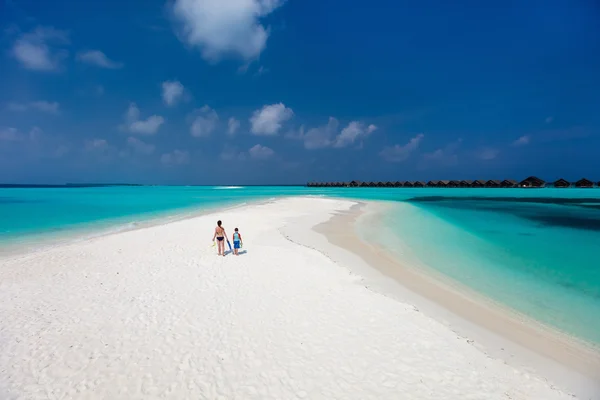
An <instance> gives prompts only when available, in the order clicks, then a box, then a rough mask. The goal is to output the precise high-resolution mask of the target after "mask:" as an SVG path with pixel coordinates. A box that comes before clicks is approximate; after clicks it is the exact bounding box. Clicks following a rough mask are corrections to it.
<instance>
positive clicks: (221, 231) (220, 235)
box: [213, 220, 227, 257]
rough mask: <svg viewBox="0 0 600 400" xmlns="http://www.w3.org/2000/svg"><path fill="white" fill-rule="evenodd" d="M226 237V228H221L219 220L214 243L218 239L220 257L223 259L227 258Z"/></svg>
mask: <svg viewBox="0 0 600 400" xmlns="http://www.w3.org/2000/svg"><path fill="white" fill-rule="evenodd" d="M225 237H227V234H226V233H225V228H223V227H222V226H221V220H219V221H217V227H216V228H215V234H214V236H213V242H214V241H215V238H216V239H217V244H218V246H219V255H223V257H225Z"/></svg>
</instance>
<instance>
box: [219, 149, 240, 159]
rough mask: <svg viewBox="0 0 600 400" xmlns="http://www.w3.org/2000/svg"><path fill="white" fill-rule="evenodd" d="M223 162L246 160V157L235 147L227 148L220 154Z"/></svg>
mask: <svg viewBox="0 0 600 400" xmlns="http://www.w3.org/2000/svg"><path fill="white" fill-rule="evenodd" d="M220 158H221V160H224V161H233V160H239V161H242V160H245V159H246V155H245V154H244V153H242V152H239V151H238V150H237V149H236V148H235V147H230V146H226V147H225V148H224V149H223V151H222V152H221V154H220Z"/></svg>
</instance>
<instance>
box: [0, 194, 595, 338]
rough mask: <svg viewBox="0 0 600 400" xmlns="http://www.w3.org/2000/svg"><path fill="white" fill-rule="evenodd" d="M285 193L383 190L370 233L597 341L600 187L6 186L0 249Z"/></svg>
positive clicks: (397, 251) (404, 256)
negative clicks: (383, 205) (382, 206)
mask: <svg viewBox="0 0 600 400" xmlns="http://www.w3.org/2000/svg"><path fill="white" fill-rule="evenodd" d="M290 195H292V196H293V195H319V196H332V197H344V198H355V199H364V200H384V201H388V202H389V204H390V205H391V207H389V208H388V210H387V211H386V215H385V216H383V218H381V217H382V216H378V219H377V221H383V222H381V224H380V225H378V226H377V232H378V234H377V235H372V234H369V233H370V232H369V227H367V226H363V227H361V226H359V227H357V228H358V229H359V230H360V232H359V233H361V234H362V235H363V236H364V237H365V239H366V240H371V241H375V242H377V243H378V244H379V245H381V246H384V247H385V248H387V249H388V250H389V251H390V252H391V253H392V254H394V255H395V256H396V257H398V258H399V259H401V260H406V261H408V262H410V264H411V265H417V266H418V265H423V266H426V267H427V268H431V269H434V270H436V271H437V272H439V273H441V274H443V275H444V276H446V277H448V278H450V279H453V280H456V281H458V282H460V283H461V284H462V285H465V286H467V287H468V288H470V289H472V290H474V291H476V292H478V293H480V294H482V295H484V296H487V297H488V298H490V299H492V300H494V301H496V302H498V303H500V304H502V305H504V306H507V307H510V308H512V309H514V310H516V311H518V312H520V313H522V314H524V315H526V316H528V317H531V318H533V319H535V320H537V321H540V322H542V323H544V324H547V325H550V326H552V327H555V328H557V329H558V330H560V331H563V332H565V333H568V334H571V335H573V336H575V337H578V338H580V339H582V340H585V341H587V342H590V343H593V344H596V345H600V318H599V317H598V316H600V261H599V259H600V189H438V188H414V189H412V188H410V189H409V188H304V187H196V186H191V187H183V186H174V187H169V186H108V187H73V188H0V255H2V253H3V251H4V250H3V249H9V248H14V247H15V246H21V247H22V246H25V247H27V248H35V247H39V246H40V245H43V244H53V243H56V242H57V241H58V240H59V239H61V240H68V239H72V238H75V237H89V236H93V235H97V234H101V233H105V232H110V231H115V230H121V229H130V228H132V227H135V226H137V225H139V224H144V223H148V221H161V220H163V219H169V218H181V217H182V216H186V215H193V214H195V213H199V212H208V211H213V210H218V209H222V208H227V207H233V206H236V205H240V204H244V203H247V202H250V201H257V200H267V199H271V198H277V197H281V196H290Z"/></svg>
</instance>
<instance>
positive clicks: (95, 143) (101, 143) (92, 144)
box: [85, 139, 108, 151]
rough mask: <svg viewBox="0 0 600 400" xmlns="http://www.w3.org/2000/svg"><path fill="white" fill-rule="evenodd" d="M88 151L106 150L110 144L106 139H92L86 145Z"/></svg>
mask: <svg viewBox="0 0 600 400" xmlns="http://www.w3.org/2000/svg"><path fill="white" fill-rule="evenodd" d="M85 148H86V149H87V150H90V151H92V150H105V149H108V142H107V141H106V140H105V139H92V140H88V141H87V142H86V143H85Z"/></svg>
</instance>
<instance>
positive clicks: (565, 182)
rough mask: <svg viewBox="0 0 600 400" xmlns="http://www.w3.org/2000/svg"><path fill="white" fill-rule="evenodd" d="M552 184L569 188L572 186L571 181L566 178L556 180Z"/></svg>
mask: <svg viewBox="0 0 600 400" xmlns="http://www.w3.org/2000/svg"><path fill="white" fill-rule="evenodd" d="M552 186H554V187H555V188H568V187H571V182H569V181H568V180H566V179H563V178H560V179H559V180H556V181H554V183H552Z"/></svg>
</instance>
